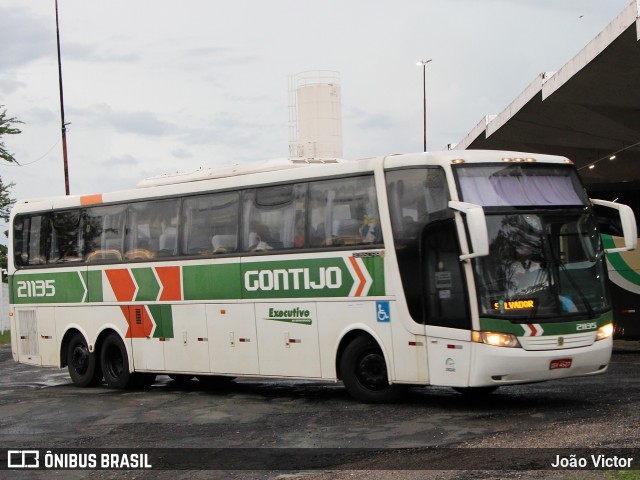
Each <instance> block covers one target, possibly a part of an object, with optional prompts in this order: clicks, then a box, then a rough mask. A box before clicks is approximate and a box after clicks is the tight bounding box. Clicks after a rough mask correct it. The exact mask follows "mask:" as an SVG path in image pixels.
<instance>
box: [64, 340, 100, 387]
mask: <svg viewBox="0 0 640 480" xmlns="http://www.w3.org/2000/svg"><path fill="white" fill-rule="evenodd" d="M67 368H68V369H69V376H70V377H71V380H72V381H73V383H74V384H75V385H77V386H78V387H94V386H96V385H98V384H99V383H100V382H101V381H102V370H101V369H100V365H99V363H98V359H97V358H96V354H95V352H91V351H89V346H88V345H87V341H86V340H85V338H84V335H82V334H81V333H80V332H77V333H75V334H74V335H73V336H72V337H71V340H70V341H69V344H68V345H67Z"/></svg>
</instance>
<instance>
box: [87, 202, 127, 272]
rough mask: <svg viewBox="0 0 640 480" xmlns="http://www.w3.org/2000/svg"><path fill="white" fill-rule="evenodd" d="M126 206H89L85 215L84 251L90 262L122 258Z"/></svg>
mask: <svg viewBox="0 0 640 480" xmlns="http://www.w3.org/2000/svg"><path fill="white" fill-rule="evenodd" d="M125 212H126V206H125V205H114V206H100V207H92V208H88V209H87V210H86V212H85V217H84V251H85V261H86V262H88V263H94V262H108V261H120V260H122V241H123V237H124V219H125Z"/></svg>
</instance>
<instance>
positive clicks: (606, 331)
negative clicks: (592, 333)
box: [596, 323, 613, 342]
mask: <svg viewBox="0 0 640 480" xmlns="http://www.w3.org/2000/svg"><path fill="white" fill-rule="evenodd" d="M611 335H613V323H607V324H606V325H602V326H601V327H600V328H599V329H598V331H597V333H596V342H597V341H598V340H604V339H605V338H609V337H610V336H611Z"/></svg>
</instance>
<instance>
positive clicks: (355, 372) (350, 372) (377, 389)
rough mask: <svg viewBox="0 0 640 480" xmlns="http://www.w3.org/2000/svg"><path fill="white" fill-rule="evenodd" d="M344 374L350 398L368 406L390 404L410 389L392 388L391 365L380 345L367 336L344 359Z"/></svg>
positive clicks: (403, 387) (352, 346) (344, 354)
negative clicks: (371, 404)
mask: <svg viewBox="0 0 640 480" xmlns="http://www.w3.org/2000/svg"><path fill="white" fill-rule="evenodd" d="M340 373H341V376H342V381H343V382H344V386H345V387H346V388H347V391H348V392H349V394H350V395H351V396H352V397H354V398H356V399H358V400H360V401H362V402H365V403H390V402H394V401H396V400H398V399H399V398H400V397H401V396H402V395H403V394H404V393H405V392H406V391H407V388H408V387H407V386H406V385H398V384H389V376H388V375H387V364H386V362H385V359H384V355H383V354H382V350H380V347H379V345H378V343H377V342H376V341H375V340H374V339H373V338H371V337H369V336H367V335H362V336H360V337H357V338H356V339H355V340H353V341H352V342H351V343H349V345H347V347H346V348H345V350H344V352H343V354H342V357H341V358H340Z"/></svg>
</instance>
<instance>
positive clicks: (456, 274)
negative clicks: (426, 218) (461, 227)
mask: <svg viewBox="0 0 640 480" xmlns="http://www.w3.org/2000/svg"><path fill="white" fill-rule="evenodd" d="M459 256H460V250H459V247H458V236H457V231H456V225H455V222H454V220H453V219H448V220H444V221H441V222H436V223H433V224H431V225H429V226H428V227H427V228H426V229H425V232H424V234H423V238H422V252H421V260H422V264H423V272H424V275H425V277H424V282H423V288H424V291H423V295H424V302H425V305H424V308H425V317H426V333H427V354H428V364H429V378H430V383H431V384H434V385H459V386H462V385H466V384H467V383H468V378H469V368H470V359H471V344H470V329H471V317H470V313H469V297H468V294H467V291H468V290H467V285H466V282H465V277H464V270H463V263H462V262H461V261H460V257H459Z"/></svg>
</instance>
